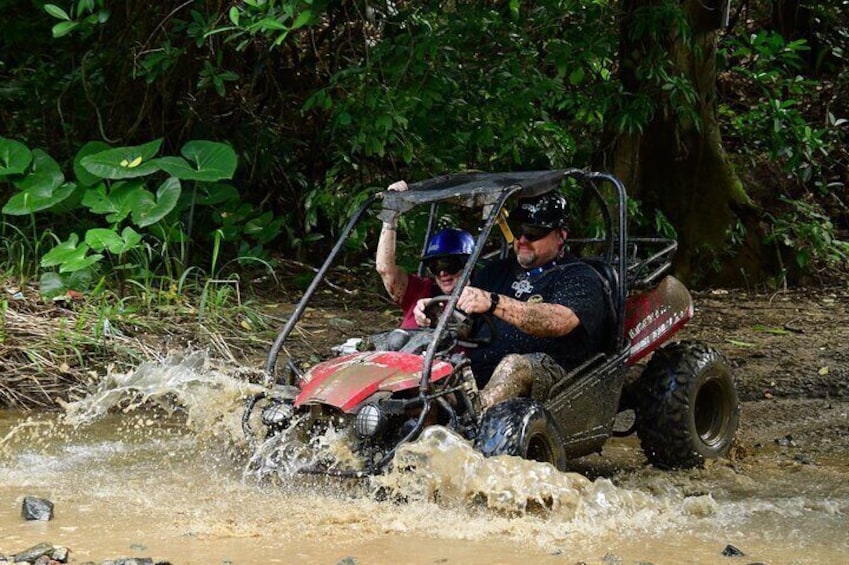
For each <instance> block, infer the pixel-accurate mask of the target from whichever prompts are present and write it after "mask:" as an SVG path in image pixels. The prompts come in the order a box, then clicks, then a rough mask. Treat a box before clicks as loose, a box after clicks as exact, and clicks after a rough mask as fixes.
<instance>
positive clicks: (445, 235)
mask: <svg viewBox="0 0 849 565" xmlns="http://www.w3.org/2000/svg"><path fill="white" fill-rule="evenodd" d="M474 248H475V238H473V237H472V234H470V233H469V232H467V231H463V230H459V229H457V228H445V229H444V230H439V231H438V232H436V233H435V234H433V235H432V236H430V239H429V240H428V241H427V247H426V248H425V251H424V255H422V260H427V259H434V258H436V257H445V256H446V255H471V254H472V251H473V250H474Z"/></svg>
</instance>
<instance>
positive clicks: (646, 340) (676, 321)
mask: <svg viewBox="0 0 849 565" xmlns="http://www.w3.org/2000/svg"><path fill="white" fill-rule="evenodd" d="M691 316H692V314H691V313H690V309H689V308H685V309H683V310H676V311H673V312H670V308H669V307H668V306H666V305H664V306H661V307H659V308H657V309H656V310H653V311H651V312H649V313H648V314H647V315H646V317H645V318H644V319H643V320H642V321H640V323H639V324H637V325H636V326H635V327H633V328H632V329H631V330H629V331H628V338H629V339H630V340H631V349H630V356H631V357H632V358H633V357H635V356H637V355H639V354H640V353H642V352H643V351H644V350H645V349H646V348H647V347H649V346H650V345H651V344H652V343H654V342H656V341H658V340H660V339H661V338H662V337H663V336H664V335H666V334H667V333H670V332H671V331H672V330H674V329H675V328H676V327H678V326H679V325H681V324H682V323H683V322H686V321H687V320H689V319H690V317H691ZM646 332H647V333H646ZM643 334H644V335H643ZM641 335H642V337H640V338H639V339H638V340H637V341H634V340H635V339H636V338H637V337H639V336H641Z"/></svg>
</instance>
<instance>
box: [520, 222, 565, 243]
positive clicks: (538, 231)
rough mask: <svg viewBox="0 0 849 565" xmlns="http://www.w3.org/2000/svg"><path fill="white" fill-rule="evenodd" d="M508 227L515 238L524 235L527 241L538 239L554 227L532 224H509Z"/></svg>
mask: <svg viewBox="0 0 849 565" xmlns="http://www.w3.org/2000/svg"><path fill="white" fill-rule="evenodd" d="M510 229H511V230H512V232H513V236H514V237H515V238H516V239H519V238H520V237H522V236H525V239H527V240H528V241H537V240H540V239H542V238H544V237H545V236H547V235H548V234H550V233H551V232H553V231H554V228H548V227H545V226H537V225H534V224H510Z"/></svg>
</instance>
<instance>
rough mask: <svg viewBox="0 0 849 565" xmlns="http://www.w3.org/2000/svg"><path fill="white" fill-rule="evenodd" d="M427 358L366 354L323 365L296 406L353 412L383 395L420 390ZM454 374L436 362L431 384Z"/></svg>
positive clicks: (304, 385)
mask: <svg viewBox="0 0 849 565" xmlns="http://www.w3.org/2000/svg"><path fill="white" fill-rule="evenodd" d="M423 365H424V357H422V356H421V355H415V354H412V353H402V352H397V351H365V352H360V353H352V354H350V355H343V356H342V357H337V358H335V359H330V360H329V361H325V362H323V363H319V364H318V365H316V366H315V367H313V368H312V369H310V371H309V372H308V373H307V374H306V375H304V378H303V380H302V385H301V392H300V394H298V396H297V398H296V399H295V406H296V407H297V406H301V405H304V404H316V403H319V404H327V405H330V406H335V407H336V408H339V409H340V410H342V411H343V412H351V410H353V409H354V408H356V407H357V406H358V405H359V404H360V403H361V402H363V401H364V400H365V399H366V398H368V397H369V396H371V395H372V394H374V393H376V392H379V391H386V392H396V391H399V390H405V389H410V388H415V387H418V386H419V380H420V379H421V374H422V367H423ZM452 371H453V369H452V367H451V365H450V364H449V363H447V362H445V361H435V362H434V363H433V368H432V371H431V378H430V380H431V382H436V381H439V380H442V379H444V378H445V377H447V376H448V375H450V374H451V372H452Z"/></svg>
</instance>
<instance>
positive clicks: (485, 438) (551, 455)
mask: <svg viewBox="0 0 849 565" xmlns="http://www.w3.org/2000/svg"><path fill="white" fill-rule="evenodd" d="M475 446H476V447H477V449H478V450H479V451H480V452H481V453H483V454H484V455H485V456H487V457H490V456H493V455H518V456H519V457H523V458H525V459H531V460H533V461H541V462H544V463H551V464H552V465H554V467H556V468H557V469H560V470H561V471H562V470H564V469H565V468H566V452H565V450H564V448H563V439H562V437H561V434H560V432H559V430H558V428H557V424H556V423H555V422H554V419H553V418H552V416H551V413H549V411H548V410H546V409H545V407H544V406H543V405H542V404H540V403H539V402H536V401H534V400H531V399H529V398H512V399H510V400H506V401H504V402H502V403H500V404H496V405H495V406H493V407H492V408H490V409H489V410H487V411H486V413H485V414H484V415H483V417H482V418H481V422H480V426H479V427H478V433H477V436H476V438H475Z"/></svg>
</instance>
